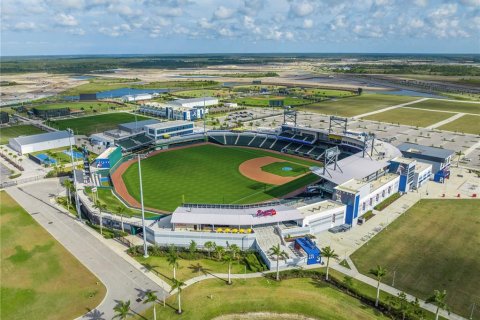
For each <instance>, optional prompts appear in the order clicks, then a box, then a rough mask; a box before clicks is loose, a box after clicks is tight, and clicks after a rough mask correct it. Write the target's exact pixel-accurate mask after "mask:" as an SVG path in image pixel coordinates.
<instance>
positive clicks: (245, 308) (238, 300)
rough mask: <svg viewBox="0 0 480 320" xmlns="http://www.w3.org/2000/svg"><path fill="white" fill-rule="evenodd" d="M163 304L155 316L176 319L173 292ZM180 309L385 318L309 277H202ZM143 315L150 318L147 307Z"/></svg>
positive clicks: (198, 314) (191, 313) (196, 313)
mask: <svg viewBox="0 0 480 320" xmlns="http://www.w3.org/2000/svg"><path fill="white" fill-rule="evenodd" d="M167 304H168V307H167V308H163V307H162V305H161V303H160V304H157V307H156V310H157V318H158V319H178V318H179V317H178V314H176V313H175V310H176V308H177V301H176V295H174V296H172V297H170V298H168V299H167ZM182 309H183V311H184V313H183V314H182V316H181V317H180V318H181V319H185V320H194V319H216V317H219V316H222V315H229V314H239V315H242V314H243V315H245V316H246V313H248V312H265V313H267V314H266V316H265V317H262V318H256V319H278V318H279V317H278V316H277V315H275V314H289V315H290V316H288V317H286V316H285V317H282V318H281V319H296V318H298V315H304V316H308V317H311V318H313V319H331V320H350V319H357V320H367V319H387V317H385V316H383V315H382V314H380V313H379V312H378V311H375V310H374V309H372V308H371V307H369V306H367V305H365V304H362V303H361V302H360V301H359V300H357V299H355V298H353V297H351V296H348V295H346V294H344V293H342V292H340V291H338V290H337V289H334V288H331V287H329V286H328V285H327V284H325V283H320V282H315V281H314V280H312V279H309V278H304V279H289V280H282V281H281V282H277V281H272V280H268V279H265V278H258V279H248V280H243V279H242V280H241V279H234V280H233V285H230V286H228V285H225V282H224V281H222V280H219V279H213V280H206V281H202V282H199V283H196V284H194V285H192V286H191V287H188V288H186V289H184V291H183V292H182ZM268 312H271V313H272V314H270V315H268ZM145 316H146V318H147V319H153V318H152V309H151V308H150V309H149V311H148V312H147V313H146V314H145ZM135 319H143V318H141V317H140V316H138V317H136V318H135ZM228 319H237V318H228ZM241 319H249V318H248V317H243V318H241Z"/></svg>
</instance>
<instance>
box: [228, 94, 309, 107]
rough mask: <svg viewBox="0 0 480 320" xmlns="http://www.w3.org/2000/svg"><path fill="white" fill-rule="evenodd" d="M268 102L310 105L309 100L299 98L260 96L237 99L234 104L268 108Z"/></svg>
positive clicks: (286, 104) (287, 104)
mask: <svg viewBox="0 0 480 320" xmlns="http://www.w3.org/2000/svg"><path fill="white" fill-rule="evenodd" d="M270 100H283V104H284V105H285V106H298V105H304V104H309V103H311V101H310V100H307V99H301V98H291V97H282V96H260V97H248V98H238V99H235V100H234V102H236V103H238V104H240V105H247V106H253V107H268V106H269V101H270Z"/></svg>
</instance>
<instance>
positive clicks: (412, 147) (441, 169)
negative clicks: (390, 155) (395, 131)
mask: <svg viewBox="0 0 480 320" xmlns="http://www.w3.org/2000/svg"><path fill="white" fill-rule="evenodd" d="M398 149H399V150H400V152H402V154H403V156H404V157H405V158H412V159H417V160H419V161H421V162H424V163H427V164H431V165H432V173H433V175H434V178H433V180H434V181H437V182H442V183H443V182H444V181H445V179H447V178H449V177H450V164H451V162H452V158H453V156H454V154H455V151H453V150H448V149H442V148H436V147H428V146H422V145H420V144H415V143H408V142H406V143H403V144H401V145H399V146H398Z"/></svg>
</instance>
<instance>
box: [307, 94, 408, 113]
mask: <svg viewBox="0 0 480 320" xmlns="http://www.w3.org/2000/svg"><path fill="white" fill-rule="evenodd" d="M416 99H418V97H408V96H394V95H386V94H368V93H364V94H362V95H361V96H355V97H348V98H342V99H338V100H335V101H334V100H329V101H324V102H319V103H314V104H311V105H307V106H302V107H301V110H304V111H311V112H318V113H323V114H330V115H339V116H344V117H353V116H356V115H359V114H363V113H367V112H372V111H376V110H380V109H383V108H386V107H391V106H394V105H397V104H402V103H406V102H410V101H413V100H416Z"/></svg>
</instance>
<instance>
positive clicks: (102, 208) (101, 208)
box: [93, 200, 107, 235]
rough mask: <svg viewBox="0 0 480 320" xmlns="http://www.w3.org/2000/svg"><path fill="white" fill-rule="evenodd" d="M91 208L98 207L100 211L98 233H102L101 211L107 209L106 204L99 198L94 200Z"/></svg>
mask: <svg viewBox="0 0 480 320" xmlns="http://www.w3.org/2000/svg"><path fill="white" fill-rule="evenodd" d="M93 208H94V209H98V211H99V212H100V219H99V220H100V234H101V235H103V221H102V220H103V219H102V211H105V210H107V205H106V204H104V203H101V202H100V201H99V200H97V202H95V204H94V205H93Z"/></svg>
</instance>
